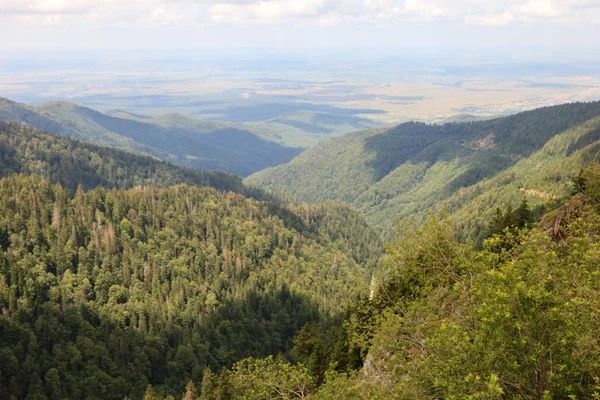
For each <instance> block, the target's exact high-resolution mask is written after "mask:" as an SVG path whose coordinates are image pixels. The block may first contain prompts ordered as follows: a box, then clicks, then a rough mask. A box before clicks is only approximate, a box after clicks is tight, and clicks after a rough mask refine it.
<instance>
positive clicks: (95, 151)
mask: <svg viewBox="0 0 600 400" xmlns="http://www.w3.org/2000/svg"><path fill="white" fill-rule="evenodd" d="M13 173H17V174H18V173H23V174H37V175H42V176H46V177H48V178H49V179H50V180H51V181H52V182H53V183H60V184H61V185H62V186H64V187H66V188H68V189H70V190H71V191H73V192H74V191H75V190H76V189H77V188H78V187H79V186H80V185H81V186H82V187H83V188H84V189H91V188H95V187H96V186H104V187H117V188H133V187H136V186H156V187H166V186H171V185H176V184H179V183H186V184H190V185H197V186H212V187H214V188H216V189H219V190H227V191H234V192H238V193H243V194H246V195H255V196H256V197H261V195H260V192H259V191H257V190H254V189H250V188H248V187H246V186H244V185H243V184H242V182H241V179H240V178H239V177H237V176H234V175H228V174H225V173H221V172H212V171H195V170H191V169H185V168H179V167H175V166H173V165H171V164H167V163H165V162H161V161H158V160H156V159H153V158H150V157H145V156H139V155H134V154H131V153H127V152H124V151H121V150H114V149H109V148H106V147H99V146H94V145H90V144H85V143H81V142H78V141H74V140H71V139H67V138H60V137H58V136H54V135H49V134H45V133H42V132H40V131H38V130H36V129H31V128H28V127H26V126H24V125H21V124H16V123H5V122H0V176H7V175H10V174H13Z"/></svg>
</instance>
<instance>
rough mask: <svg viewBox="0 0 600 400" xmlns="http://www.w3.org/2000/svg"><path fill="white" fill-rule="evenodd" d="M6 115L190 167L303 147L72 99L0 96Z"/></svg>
mask: <svg viewBox="0 0 600 400" xmlns="http://www.w3.org/2000/svg"><path fill="white" fill-rule="evenodd" d="M0 120H5V121H11V122H24V123H26V124H28V125H30V126H32V127H34V128H38V129H42V130H45V131H47V132H50V133H55V134H59V135H62V136H67V137H70V138H74V139H78V140H82V141H85V142H89V143H93V144H98V145H104V146H111V147H117V148H121V149H126V150H131V151H133V152H137V153H143V154H148V155H151V156H154V157H157V158H160V159H162V160H165V161H169V162H172V163H173V164H177V165H180V166H184V167H189V168H196V169H203V170H219V171H224V172H228V173H234V174H237V175H241V176H246V175H249V174H251V173H252V172H256V171H259V170H261V169H264V168H266V167H269V166H273V165H277V164H281V163H283V162H286V161H288V160H290V159H291V158H292V157H294V156H295V155H297V154H299V153H300V152H301V151H302V149H301V148H296V147H287V146H283V145H281V144H278V143H275V142H273V141H269V140H265V139H263V138H261V137H259V136H257V135H256V134H254V133H252V132H250V131H248V130H244V129H240V128H239V127H231V126H229V125H227V124H222V125H218V124H217V125H210V124H209V126H210V129H207V130H206V131H203V132H199V131H197V130H196V129H181V128H180V127H176V128H177V129H175V128H173V126H172V125H169V124H168V123H167V124H163V125H161V124H158V123H154V122H153V121H152V120H145V119H142V120H139V119H134V118H118V117H113V116H109V115H106V114H102V113H99V112H97V111H94V110H92V109H89V108H85V107H80V106H77V105H75V104H72V103H67V102H50V103H46V104H44V105H42V106H40V107H31V106H27V105H25V104H20V103H15V102H11V101H10V100H7V99H0ZM167 122H168V121H167Z"/></svg>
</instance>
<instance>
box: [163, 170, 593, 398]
mask: <svg viewBox="0 0 600 400" xmlns="http://www.w3.org/2000/svg"><path fill="white" fill-rule="evenodd" d="M574 183H575V184H574V186H573V190H572V193H571V195H570V196H568V198H566V199H565V201H564V203H563V204H562V205H561V206H560V207H557V208H554V209H552V210H550V211H549V212H548V213H547V214H546V215H544V216H543V217H542V219H541V220H540V221H539V222H538V223H537V226H531V225H526V226H524V227H523V228H522V229H515V227H514V226H506V229H505V230H500V233H499V234H497V235H495V236H494V237H492V238H490V239H488V240H486V241H485V242H484V246H483V249H482V250H480V251H475V250H474V249H473V248H472V247H471V246H469V245H467V244H461V243H460V242H458V241H457V239H456V236H455V233H456V232H454V231H453V229H452V227H451V225H450V224H449V222H448V221H447V220H444V219H443V218H440V217H438V216H431V217H430V218H429V219H428V221H427V222H426V223H425V224H424V225H423V226H422V227H420V228H417V229H414V230H407V231H402V232H399V233H400V236H399V237H398V239H397V240H395V241H394V242H392V243H391V244H389V245H388V247H387V248H388V252H387V254H386V255H385V256H384V257H383V259H382V269H381V270H380V271H379V272H378V279H377V280H376V281H377V283H376V284H375V285H373V290H372V292H371V296H370V297H369V299H368V300H367V299H365V300H364V301H363V302H362V303H361V304H360V306H358V307H357V308H355V309H353V310H352V311H351V312H348V313H347V314H346V319H345V322H344V323H343V324H342V330H341V331H340V332H341V333H342V334H339V333H338V334H337V335H335V334H331V335H332V336H333V338H334V339H333V342H331V338H330V337H329V338H328V337H327V336H325V335H320V334H319V332H318V331H315V329H314V328H312V327H311V326H310V325H306V326H305V327H304V328H303V329H302V331H301V332H300V334H299V335H298V337H297V338H296V340H295V344H296V347H295V350H296V351H295V354H296V355H297V360H298V361H300V362H299V363H298V364H292V363H288V362H287V361H285V360H282V359H275V358H272V357H269V358H265V359H255V358H249V359H246V360H243V361H241V362H239V363H236V365H234V367H233V368H231V369H230V370H229V371H228V373H222V374H221V375H220V377H217V376H214V375H209V378H208V379H207V378H205V379H204V380H203V382H202V384H201V385H200V387H201V393H202V397H200V398H202V399H205V398H215V395H216V394H217V393H219V392H220V391H223V390H225V388H226V390H227V391H228V393H230V394H231V396H232V398H247V399H263V398H277V397H278V394H280V397H279V398H285V399H290V400H291V399H353V400H360V399H406V400H409V399H486V400H501V399H528V400H529V399H530V400H534V399H594V398H598V397H599V396H600V388H599V387H598V378H597V376H596V371H597V370H598V367H599V362H600V342H599V339H598V334H597V332H598V330H599V329H600V323H599V321H600V319H599V316H600V314H599V312H598V310H599V309H600V308H599V307H600V300H599V297H598V296H597V293H598V290H600V284H599V282H600V281H599V280H598V254H599V250H600V242H599V236H598V232H599V230H600V169H599V168H598V166H597V165H592V166H591V167H590V168H588V169H586V170H583V171H581V172H580V173H579V174H578V175H577V178H576V180H575V182H574ZM349 360H355V361H354V362H353V363H348V361H349ZM193 388H194V387H193V386H188V389H193ZM188 393H190V391H189V390H188ZM156 398H157V399H158V398H161V397H156ZM191 398H194V397H191Z"/></svg>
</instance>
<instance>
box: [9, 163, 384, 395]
mask: <svg viewBox="0 0 600 400" xmlns="http://www.w3.org/2000/svg"><path fill="white" fill-rule="evenodd" d="M301 211H302V215H301V216H300V215H297V214H295V213H294V212H293V211H290V210H273V208H272V207H271V206H270V205H269V204H267V203H264V202H257V201H254V200H249V199H246V198H244V197H242V196H241V195H239V194H234V193H220V192H218V191H216V190H215V189H212V188H195V187H190V186H185V185H179V186H175V187H171V188H167V189H155V188H138V189H131V190H116V189H111V190H108V189H103V188H98V189H94V190H91V191H88V192H85V191H83V190H81V189H80V190H78V191H77V192H76V193H75V194H74V195H71V194H70V193H69V191H67V190H65V189H64V188H62V187H61V186H60V185H52V184H51V183H50V182H49V181H48V180H46V179H44V178H40V177H36V176H32V177H25V176H22V175H19V176H11V177H8V178H4V179H3V180H1V181H0V215H1V217H0V248H1V249H0V271H1V273H0V309H1V310H2V316H1V317H0V325H1V326H2V330H1V331H0V333H1V334H0V365H4V366H5V368H3V369H2V370H3V373H2V376H1V377H0V393H4V394H5V396H7V397H5V398H8V397H10V396H11V395H12V396H15V397H16V398H24V397H25V395H26V394H28V395H29V396H33V395H39V396H43V395H44V396H48V397H49V398H64V397H67V398H92V397H98V398H122V397H123V394H127V395H129V396H132V397H140V396H141V394H142V393H143V392H144V391H145V390H146V386H147V385H148V384H149V383H150V384H152V385H153V386H155V387H157V388H160V390H161V391H163V392H167V393H168V392H173V391H174V392H177V391H180V390H183V387H184V386H185V384H186V383H187V381H188V380H190V379H191V380H199V379H201V377H202V374H203V370H204V369H205V368H206V367H210V368H212V369H215V370H217V369H219V368H220V367H224V366H230V365H231V364H232V363H233V362H235V361H236V360H239V359H242V358H244V357H248V356H255V357H257V356H266V355H268V354H277V353H286V352H289V351H290V349H291V345H292V339H293V337H294V336H295V334H296V332H297V331H298V330H299V329H300V328H301V327H302V325H303V324H304V323H306V322H313V323H319V322H320V321H322V320H326V319H329V318H333V317H334V315H335V314H336V313H338V312H340V311H342V310H343V309H344V307H345V305H346V304H347V303H348V301H351V299H352V298H357V296H358V294H359V293H361V292H365V291H366V290H367V288H368V284H369V280H368V279H369V275H368V270H369V266H372V264H373V263H374V262H376V259H377V255H378V252H379V249H380V244H379V242H378V238H377V236H376V235H375V234H374V233H370V231H369V230H368V228H366V226H365V224H364V221H363V220H361V219H360V217H358V215H356V214H353V212H351V211H350V210H348V209H346V208H342V207H341V206H336V205H331V206H328V205H324V206H320V207H316V206H313V207H307V208H305V209H304V208H303V209H302V210H301Z"/></svg>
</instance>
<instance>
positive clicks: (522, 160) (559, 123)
mask: <svg viewBox="0 0 600 400" xmlns="http://www.w3.org/2000/svg"><path fill="white" fill-rule="evenodd" d="M599 117H600V102H592V103H574V104H567V105H561V106H556V107H546V108H542V109H538V110H534V111H528V112H523V113H520V114H517V115H513V116H507V117H503V118H496V119H492V120H487V121H476V122H468V123H452V124H444V125H426V124H422V123H414V122H410V123H405V124H402V125H399V126H397V127H395V128H390V129H387V130H384V129H376V130H369V131H364V132H356V133H353V134H348V135H345V136H343V137H341V138H336V139H333V140H329V141H325V142H322V143H320V144H318V145H316V146H314V147H312V148H310V149H308V150H306V151H305V152H303V153H302V154H300V155H299V156H297V157H296V158H295V159H293V160H292V161H290V162H289V163H287V164H284V165H280V166H277V167H274V168H268V169H266V170H264V171H260V172H258V173H255V174H254V175H252V176H250V177H249V178H247V181H248V182H250V183H252V184H255V185H258V186H261V187H266V188H269V189H272V190H273V191H276V192H277V191H280V192H284V193H288V194H290V195H292V196H295V197H296V198H298V199H301V200H303V201H310V202H320V201H323V200H328V199H329V200H338V201H345V202H349V203H352V204H353V205H354V206H355V207H356V208H358V209H359V210H361V211H363V212H364V213H365V215H366V217H367V220H368V222H369V223H370V224H371V225H372V226H376V227H377V228H379V229H381V230H382V231H383V232H384V235H385V237H386V238H392V237H393V232H394V230H395V228H396V226H397V222H398V220H402V219H409V220H411V221H412V222H415V223H417V224H421V223H423V222H424V221H425V220H426V218H427V215H428V213H429V212H431V211H439V210H441V209H443V208H444V207H446V208H447V210H448V211H449V213H450V214H451V217H452V220H453V223H454V224H455V225H456V226H457V229H458V231H459V238H460V240H462V241H467V240H473V241H474V242H476V243H478V244H479V243H481V242H482V241H483V239H484V238H485V237H486V236H487V235H488V231H487V228H488V223H489V220H490V219H491V217H492V215H493V213H494V210H495V209H496V208H497V207H501V206H505V205H507V204H513V203H516V202H518V201H520V200H521V199H522V198H523V196H524V195H525V196H527V201H528V202H529V203H530V205H531V207H532V208H534V209H535V208H537V207H539V206H542V205H543V204H544V203H545V202H547V201H548V200H551V199H554V198H562V197H565V196H567V195H568V194H569V190H570V182H571V178H572V177H573V176H574V175H575V174H576V173H577V172H578V171H579V170H580V169H581V168H582V167H584V166H585V165H587V163H588V162H589V161H590V159H595V158H596V154H597V153H598V151H597V148H596V147H597V146H598V145H597V143H598V142H597V139H598V131H599V129H600V118H599Z"/></svg>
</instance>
